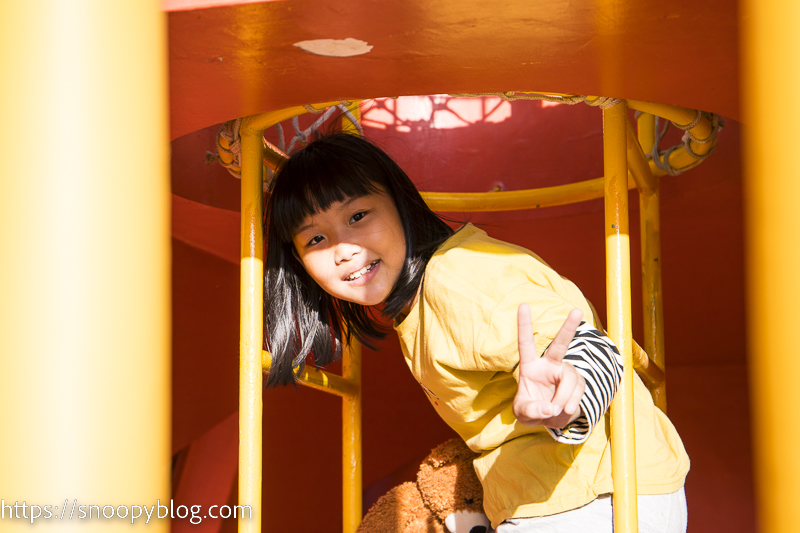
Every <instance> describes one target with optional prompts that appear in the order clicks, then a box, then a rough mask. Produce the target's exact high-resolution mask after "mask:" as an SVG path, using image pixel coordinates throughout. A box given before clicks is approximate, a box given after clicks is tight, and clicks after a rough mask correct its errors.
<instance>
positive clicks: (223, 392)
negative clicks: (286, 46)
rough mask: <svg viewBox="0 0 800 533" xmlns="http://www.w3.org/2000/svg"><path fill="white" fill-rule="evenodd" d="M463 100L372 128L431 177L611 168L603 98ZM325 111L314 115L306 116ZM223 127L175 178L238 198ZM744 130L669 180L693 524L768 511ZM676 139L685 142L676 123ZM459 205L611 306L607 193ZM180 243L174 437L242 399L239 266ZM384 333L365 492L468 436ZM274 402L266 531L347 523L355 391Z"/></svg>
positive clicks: (301, 392) (267, 449)
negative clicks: (757, 497)
mask: <svg viewBox="0 0 800 533" xmlns="http://www.w3.org/2000/svg"><path fill="white" fill-rule="evenodd" d="M461 102H462V103H458V102H454V101H452V100H448V99H446V98H433V97H431V98H428V97H421V98H416V99H412V100H405V99H403V100H400V101H399V103H397V104H396V103H395V102H393V101H389V103H388V104H386V103H382V104H380V105H382V106H387V107H391V109H387V110H385V112H384V111H380V112H379V111H378V110H377V108H373V109H372V111H369V110H367V112H366V113H365V124H370V127H366V128H365V130H366V131H365V132H366V134H367V135H368V136H369V137H370V138H373V139H375V140H376V141H378V142H379V143H381V144H382V145H383V146H384V147H385V148H386V149H387V150H388V151H389V152H390V153H391V154H392V155H393V156H394V157H395V158H396V159H397V161H398V162H399V163H400V164H401V165H402V166H403V167H404V168H405V169H406V170H407V171H408V173H409V175H411V177H412V179H414V181H415V182H416V183H417V185H418V186H419V187H420V189H422V190H463V191H486V190H489V189H491V188H492V187H493V186H495V185H498V184H500V185H502V186H503V188H504V189H509V190H510V189H519V188H529V187H539V186H547V185H556V184H562V183H568V182H574V181H581V180H585V179H591V178H596V177H600V176H602V168H603V164H602V134H601V131H602V122H601V115H600V112H599V110H597V109H594V108H589V107H587V106H584V105H578V106H574V107H568V106H565V105H560V106H547V107H543V106H542V105H541V103H539V102H516V103H514V105H513V106H510V107H506V106H508V104H502V107H497V106H495V104H497V102H494V103H492V102H489V103H487V104H485V106H484V107H483V108H482V109H478V108H473V107H474V104H463V101H461ZM395 104H396V105H397V107H392V106H393V105H395ZM470 106H473V107H470ZM495 107H497V108H496V109H495ZM492 109H494V112H493V113H492V112H491V110H492ZM508 110H510V115H508V113H507V111H508ZM432 117H433V120H431V118H432ZM459 117H460V118H459ZM369 118H372V119H373V121H372V122H369V121H368V120H366V119H369ZM310 120H311V119H310V118H309V117H303V118H302V120H301V124H304V125H305V124H308V123H310ZM462 123H463V125H461V124H462ZM381 124H383V128H381V127H380V125H381ZM432 124H437V125H438V126H439V127H438V128H436V127H432ZM454 125H455V126H457V127H448V126H454ZM215 132H216V131H215V128H211V129H208V130H202V131H200V132H196V133H193V134H190V135H187V136H185V137H182V138H179V139H176V140H175V141H174V142H173V192H174V193H175V194H176V195H179V196H183V197H185V198H188V199H190V200H195V201H201V202H204V203H207V204H209V205H213V206H216V207H218V208H221V209H227V210H237V209H238V205H237V204H236V200H235V199H236V198H237V195H236V189H237V188H238V182H236V181H235V180H234V179H233V178H230V177H229V176H228V175H227V174H226V173H225V171H224V170H223V169H221V168H219V167H217V166H208V165H205V164H204V163H202V159H203V154H204V152H205V150H213V136H214V134H215ZM739 133H740V129H739V125H738V124H737V123H735V122H732V121H730V122H729V123H728V124H727V126H726V127H725V129H724V130H723V131H722V132H721V134H720V140H719V147H718V149H717V151H716V153H715V154H714V155H713V156H712V157H711V158H710V159H709V160H708V161H706V162H705V163H703V165H701V166H700V167H698V168H696V169H694V170H691V171H689V172H687V173H686V174H684V175H682V176H678V177H665V178H663V179H662V258H663V263H662V265H663V275H664V280H663V284H664V295H665V321H666V326H665V331H666V343H667V379H668V388H667V391H668V402H669V416H670V418H671V419H672V421H673V422H674V423H675V425H676V427H677V428H678V431H679V432H680V434H681V437H682V438H683V440H684V443H685V445H686V448H687V450H688V452H689V455H690V457H691V459H692V470H691V472H690V474H689V477H688V480H687V485H686V492H687V497H688V502H689V517H690V519H689V524H690V525H689V531H698V532H699V531H730V532H745V531H753V530H754V527H755V526H754V511H753V494H752V472H751V461H750V430H749V415H748V398H747V370H746V366H745V347H744V342H745V322H744V317H745V303H744V289H743V281H744V274H743V254H744V251H743V246H742V205H741V204H742V198H741V172H740V162H739ZM668 140H670V141H671V143H670V144H673V143H675V142H677V140H678V136H677V135H675V134H672V135H671V136H670V137H669V139H668ZM630 199H631V221H632V223H631V227H632V235H631V238H632V257H633V258H638V256H639V245H638V239H639V235H638V222H637V221H638V206H637V203H638V200H637V197H636V193H635V192H632V193H631V196H630ZM449 215H450V216H451V217H453V218H456V219H459V220H471V221H472V222H473V223H476V224H479V225H481V226H482V227H483V228H484V229H485V230H486V231H487V232H488V233H489V234H490V235H492V236H495V237H497V238H500V239H504V240H508V241H512V242H514V243H517V244H521V245H523V246H526V247H528V248H530V249H532V250H534V251H535V252H536V253H538V254H539V255H540V256H542V258H543V259H545V260H546V261H547V262H548V263H550V264H551V265H552V266H553V267H554V268H555V269H556V270H558V271H559V272H560V273H561V274H562V275H564V276H567V277H569V278H570V279H572V280H573V281H574V282H575V283H576V284H577V285H578V286H579V287H580V288H581V289H582V290H583V291H584V293H585V294H586V296H587V297H588V298H589V299H590V300H591V301H592V302H593V303H594V304H595V306H596V307H597V308H598V310H599V311H600V313H601V314H602V315H604V314H605V313H604V306H605V274H604V245H603V227H602V225H603V209H602V203H601V201H599V200H598V201H592V202H585V203H582V204H578V205H573V206H564V207H556V208H545V209H540V210H529V211H520V212H509V213H496V214H473V215H470V214H460V213H455V214H453V213H451V214H449ZM231 238H233V239H238V236H236V235H232V236H231ZM173 252H174V258H173V261H174V266H173V272H174V280H173V283H174V295H173V296H174V326H175V329H174V335H175V336H174V354H175V355H174V356H175V364H174V371H175V375H174V386H175V389H174V406H175V413H174V424H173V425H174V441H175V449H176V450H177V449H180V448H183V447H185V446H186V445H188V444H189V443H191V442H192V441H193V440H195V439H197V438H198V437H199V436H200V435H202V434H203V433H204V432H205V431H207V430H208V429H209V428H211V427H212V426H213V425H215V424H216V423H218V422H219V421H221V420H222V419H223V418H224V417H225V416H226V414H228V413H230V412H231V411H232V410H234V409H236V405H237V391H236V374H237V371H238V369H237V357H238V354H237V351H238V267H237V266H236V265H235V264H233V263H231V262H229V261H225V260H223V259H221V258H220V257H217V256H215V255H213V254H210V253H208V252H206V251H202V250H198V249H197V248H195V247H192V246H189V245H186V244H185V243H183V242H181V241H180V240H175V241H174V247H173ZM632 272H633V273H632V276H633V302H634V337H635V338H636V339H637V340H639V341H640V342H641V341H642V321H641V310H640V309H641V303H640V302H641V282H640V275H641V274H640V265H639V263H638V261H634V264H633V265H632ZM381 347H382V350H381V351H380V352H377V353H374V352H370V351H368V350H365V351H364V368H363V379H364V392H363V398H364V400H363V401H364V429H363V432H364V465H363V466H364V488H365V504H366V502H371V501H374V499H375V498H377V497H378V496H379V495H380V494H382V493H383V492H385V490H388V489H389V488H390V487H391V486H393V485H395V484H397V483H399V482H401V481H404V480H407V479H412V478H413V476H414V474H415V472H416V467H417V464H418V463H419V461H420V460H421V459H422V458H423V457H424V456H425V455H426V454H427V452H428V451H429V450H430V449H431V448H432V447H434V446H435V445H437V444H439V443H441V442H442V441H444V440H446V439H447V438H449V437H450V436H451V435H453V433H452V432H451V430H450V429H449V428H447V427H446V426H445V425H444V424H443V423H442V422H441V421H439V420H438V418H437V417H436V415H435V413H434V411H433V410H432V409H431V407H430V406H429V404H428V402H427V400H426V398H425V396H424V394H422V393H421V391H420V390H419V387H418V385H417V383H416V382H415V381H414V379H413V378H412V377H411V375H410V373H409V372H408V370H407V368H406V367H405V363H404V361H403V358H402V356H401V354H400V352H399V347H398V345H397V341H396V339H394V338H391V339H388V340H387V341H385V342H383V343H382V345H381ZM264 404H265V407H264V428H265V429H264V461H265V466H264V511H263V512H264V531H286V530H291V531H309V532H312V531H338V530H339V529H340V527H341V526H340V523H341V518H340V517H341V512H340V506H341V503H340V502H341V487H340V484H341V481H340V473H341V466H340V464H341V459H340V453H341V442H340V440H341V438H340V420H341V415H340V407H339V406H340V401H339V400H338V399H337V398H336V397H332V396H327V395H324V394H322V393H319V392H316V391H312V390H308V389H303V388H301V389H298V390H293V389H291V388H288V389H283V390H269V391H266V393H265V397H264ZM220 503H222V502H220ZM365 510H366V505H365ZM226 527H227V526H226Z"/></svg>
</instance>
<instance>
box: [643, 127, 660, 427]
mask: <svg viewBox="0 0 800 533" xmlns="http://www.w3.org/2000/svg"><path fill="white" fill-rule="evenodd" d="M637 122H638V130H639V133H638V137H639V144H640V145H641V147H642V148H643V149H644V150H645V151H647V152H649V151H650V150H651V149H652V148H653V144H654V143H655V117H654V116H653V115H650V114H648V113H642V114H641V115H639V118H638V119H637ZM660 204H661V192H660V189H659V181H658V178H654V179H653V186H652V187H651V188H649V191H643V190H640V191H639V228H640V239H641V244H642V314H643V316H644V350H645V352H647V354H648V355H649V356H650V359H652V361H653V362H654V363H655V364H656V366H658V367H659V368H660V369H662V370H664V371H666V366H665V364H666V362H665V355H664V354H665V352H664V302H663V292H662V290H661V208H660ZM650 394H651V395H652V397H653V402H654V403H655V404H656V406H657V407H658V408H659V409H661V410H662V411H663V412H665V413H666V412H667V384H666V381H662V382H661V383H659V384H658V385H656V386H655V387H650Z"/></svg>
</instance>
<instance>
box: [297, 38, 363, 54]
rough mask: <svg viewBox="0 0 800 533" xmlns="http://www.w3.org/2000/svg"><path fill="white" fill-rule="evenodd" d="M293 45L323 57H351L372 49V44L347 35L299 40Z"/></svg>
mask: <svg viewBox="0 0 800 533" xmlns="http://www.w3.org/2000/svg"><path fill="white" fill-rule="evenodd" d="M294 46H296V47H297V48H299V49H300V50H303V51H305V52H308V53H310V54H314V55H318V56H325V57H351V56H360V55H361V54H366V53H367V52H369V51H370V50H372V45H371V44H367V43H366V41H360V40H358V39H353V38H352V37H348V38H347V39H314V40H313V41H300V42H299V43H294Z"/></svg>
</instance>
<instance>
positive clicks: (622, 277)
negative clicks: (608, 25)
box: [603, 102, 638, 533]
mask: <svg viewBox="0 0 800 533" xmlns="http://www.w3.org/2000/svg"><path fill="white" fill-rule="evenodd" d="M627 122H628V116H627V108H626V106H625V103H624V102H622V103H620V104H618V105H615V106H613V107H611V108H608V109H604V110H603V168H604V174H605V198H606V206H605V235H606V295H607V304H608V334H609V337H610V338H611V340H612V341H614V342H615V343H616V345H617V348H619V352H620V354H621V355H622V360H623V365H624V368H625V369H631V368H633V338H632V336H633V332H632V328H631V274H630V240H629V239H630V236H629V229H628V191H627V187H626V186H625V180H626V178H627V175H628V165H627V161H626V146H627V140H626V137H627V127H626V123H627ZM611 469H612V477H613V478H614V531H615V532H616V533H635V532H636V531H638V522H637V515H638V513H637V501H636V446H635V439H634V426H633V372H630V371H626V372H623V375H622V383H620V387H619V390H618V391H617V395H616V397H615V398H614V401H613V402H612V404H611Z"/></svg>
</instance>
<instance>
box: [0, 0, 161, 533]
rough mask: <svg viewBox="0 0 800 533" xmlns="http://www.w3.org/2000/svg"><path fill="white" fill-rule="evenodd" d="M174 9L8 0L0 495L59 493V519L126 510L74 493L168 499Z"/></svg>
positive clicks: (2, 109) (122, 501)
mask: <svg viewBox="0 0 800 533" xmlns="http://www.w3.org/2000/svg"><path fill="white" fill-rule="evenodd" d="M165 22H166V21H165V17H164V14H163V13H161V11H160V9H159V2H158V0H142V1H138V2H108V1H106V0H72V1H70V2H63V1H60V0H25V1H4V2H0V71H1V72H2V73H3V74H2V76H3V81H2V83H0V119H2V122H3V124H4V125H5V126H4V127H3V128H2V130H0V143H2V145H3V146H6V147H13V150H12V151H13V154H11V152H9V154H8V155H9V156H8V157H6V158H4V160H3V174H2V177H0V295H2V296H0V405H2V406H3V423H2V437H0V494H2V497H3V499H4V500H5V504H9V502H10V503H11V504H13V503H14V502H17V501H18V502H19V503H20V505H21V504H22V502H23V501H26V502H27V504H28V506H29V507H28V509H27V514H28V516H29V517H30V516H32V513H33V514H35V511H34V509H32V508H31V507H30V505H31V504H35V505H40V506H42V507H44V505H52V506H56V505H57V506H58V510H55V509H53V508H51V512H53V513H54V514H57V515H60V514H61V512H62V511H63V510H64V509H63V506H64V499H65V498H67V499H68V502H67V510H66V514H65V516H64V519H63V520H57V519H55V518H52V519H50V520H47V522H48V525H49V526H50V527H51V528H53V527H55V528H59V529H60V530H61V531H63V530H70V531H72V530H78V529H80V530H81V531H87V532H88V531H103V532H109V531H111V532H113V531H130V528H131V527H132V526H131V523H130V520H131V516H130V515H129V516H128V517H127V519H114V520H105V519H100V520H91V521H89V520H78V515H79V513H78V511H77V509H76V512H75V513H74V514H72V513H71V508H72V505H73V502H74V501H75V500H77V502H76V503H77V504H78V505H80V504H99V505H100V506H101V507H102V506H104V505H114V506H115V507H116V506H119V505H133V504H139V505H144V504H145V503H147V504H152V505H155V504H156V502H157V500H159V499H160V500H161V503H162V504H163V503H164V502H167V504H168V500H169V498H170V468H171V445H170V431H171V421H170V403H171V398H170V397H171V392H170V383H171V375H170V374H171V364H170V343H171V340H170V334H171V309H170V275H171V273H170V219H169V202H170V196H169V187H170V184H169V174H168V172H169V170H168V168H169V167H168V156H169V144H168V143H169V139H168V134H167V120H168V116H167V80H166V74H167V68H166V54H167V48H166V24H165ZM110 117H113V119H112V118H110ZM21 509H22V508H21V507H20V512H21ZM5 513H6V517H7V516H8V509H6V510H5ZM42 514H43V515H44V513H42ZM71 514H72V517H73V520H69V517H70V515H71ZM41 521H44V518H40V519H39V520H37V522H41ZM134 522H135V523H138V524H140V526H142V527H144V522H145V519H144V518H139V519H136V520H135V521H134ZM31 527H32V526H31V523H30V520H24V519H20V520H12V519H8V518H6V519H5V520H3V521H2V526H0V529H2V531H4V532H9V533H12V532H15V531H28V530H29V529H30V528H31ZM33 527H35V526H33ZM147 527H148V528H149V529H148V531H156V532H168V531H169V529H170V523H169V520H166V519H164V520H157V519H156V520H151V522H150V524H149V526H147Z"/></svg>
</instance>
